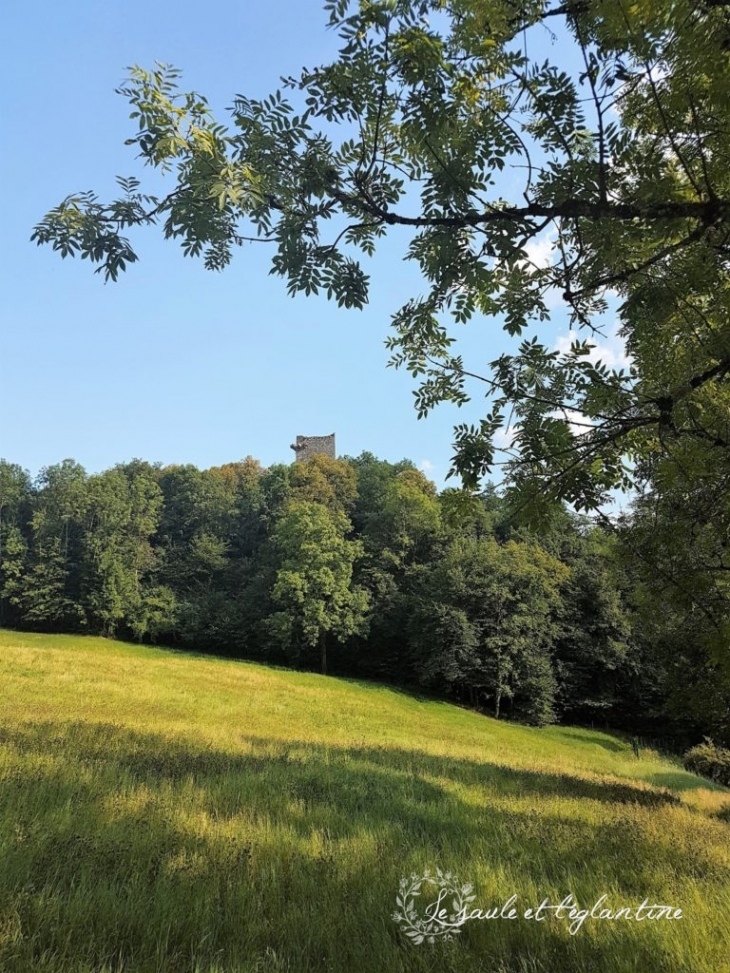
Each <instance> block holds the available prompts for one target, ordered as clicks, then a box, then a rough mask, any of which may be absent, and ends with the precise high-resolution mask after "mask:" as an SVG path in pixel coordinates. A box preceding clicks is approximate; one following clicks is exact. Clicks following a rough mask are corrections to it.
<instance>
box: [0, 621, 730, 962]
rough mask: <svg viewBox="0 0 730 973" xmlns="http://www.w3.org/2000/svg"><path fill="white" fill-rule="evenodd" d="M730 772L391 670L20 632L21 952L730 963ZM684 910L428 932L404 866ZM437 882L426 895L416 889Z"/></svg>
mask: <svg viewBox="0 0 730 973" xmlns="http://www.w3.org/2000/svg"><path fill="white" fill-rule="evenodd" d="M728 806H730V793H729V792H727V791H725V790H723V789H722V788H719V787H714V786H713V785H711V784H709V783H708V782H705V781H702V780H700V779H699V778H697V777H694V776H693V775H691V774H688V773H686V772H685V771H684V770H683V769H682V768H681V766H680V765H679V764H678V763H674V762H671V761H670V760H668V759H665V758H664V759H663V758H660V757H659V756H658V755H657V754H655V753H652V752H647V751H643V752H642V754H641V757H640V759H636V757H635V756H634V754H633V753H632V751H631V748H630V746H629V745H628V744H627V743H625V742H624V741H623V740H621V739H619V738H617V737H615V736H612V735H609V734H605V733H600V732H593V731H589V730H585V729H579V728H570V727H552V728H548V729H543V730H537V729H531V728H527V727H522V726H518V725H510V724H507V723H497V722H495V721H494V720H492V719H489V718H486V717H483V716H479V715H477V714H474V713H471V712H469V711H467V710H464V709H460V708H458V707H455V706H451V705H448V704H446V703H441V702H437V701H433V700H423V699H419V698H416V697H414V696H411V695H408V694H405V693H401V692H398V691H397V690H394V689H390V688H385V687H381V686H377V685H369V684H364V683H359V682H356V681H352V680H342V679H335V678H326V677H322V676H318V675H314V674H308V673H298V672H289V671H283V670H278V669H273V668H266V667H263V666H257V665H253V664H246V663H241V662H234V661H225V660H219V659H213V658H206V657H201V656H189V655H183V654H179V653H174V652H170V651H165V650H162V649H153V648H146V647H138V646H131V645H126V644H121V643H114V642H109V641H105V640H102V639H95V638H77V637H72V636H42V635H27V634H19V633H14V632H0V971H2V973H41V971H43V973H92V971H98V973H101V971H104V973H122V971H125V973H153V971H154V973H285V971H286V973H315V971H316V973H320V971H321V973H325V971H333V973H340V971H342V973H345V971H353V973H376V971H377V973H381V971H387V973H390V971H393V973H401V971H402V973H406V971H407V973H427V971H428V973H431V971H433V973H470V971H484V973H508V971H509V973H558V971H562V973H588V971H591V973H593V971H595V973H629V971H635V973H659V971H661V973H681V971H686V973H723V971H730V921H729V917H730V819H729V818H728V817H727V808H728ZM437 867H440V868H441V869H443V870H444V871H450V872H452V873H454V874H455V875H457V876H458V877H459V878H460V879H461V880H462V882H470V883H472V884H473V885H474V895H475V896H476V900H475V901H474V903H473V907H479V908H491V907H493V906H494V905H501V904H502V903H503V902H505V901H506V900H507V899H508V898H509V897H510V896H511V895H513V894H516V895H517V897H518V899H517V905H518V907H520V908H521V910H522V911H524V909H526V908H527V907H529V906H537V905H539V904H540V902H541V901H542V900H543V899H544V898H545V897H549V898H550V899H551V901H552V902H554V903H557V902H559V901H561V900H562V899H564V898H565V896H566V895H567V894H568V893H569V892H572V893H573V895H574V896H575V898H576V899H577V900H578V901H579V902H580V903H581V905H585V904H588V905H589V906H590V905H593V903H594V902H595V901H596V900H597V899H599V897H600V896H601V895H603V894H607V895H608V904H609V905H610V906H612V907H614V908H619V907H622V906H633V907H635V906H637V905H639V904H640V903H641V902H642V901H643V900H644V899H645V898H647V899H649V900H650V902H658V903H663V904H671V905H674V906H675V907H677V908H681V909H682V910H683V913H684V918H683V919H682V920H675V921H668V920H657V921H644V922H636V921H626V920H622V921H613V922H611V921H599V920H592V919H588V920H586V921H585V922H584V924H583V925H582V927H581V928H580V930H579V931H578V932H577V933H576V934H575V935H572V936H571V935H570V933H569V931H568V925H569V924H568V922H567V921H565V920H558V919H555V918H550V919H548V920H546V921H543V922H535V921H528V920H525V919H517V920H507V919H495V920H489V921H470V922H467V923H466V924H465V925H464V926H463V928H462V932H461V934H460V935H459V936H457V937H456V938H455V939H454V940H453V941H450V942H444V941H439V942H436V943H434V944H428V943H422V944H420V945H414V944H412V943H411V942H409V941H408V940H407V939H406V937H405V936H404V935H403V932H402V930H401V928H400V927H399V925H397V924H396V923H395V922H394V921H393V918H392V916H393V912H394V910H395V905H396V904H395V898H396V894H397V892H398V887H399V882H400V880H401V878H404V877H407V876H409V875H411V874H412V873H415V874H416V875H421V874H422V873H423V872H424V870H425V869H427V868H428V869H431V871H433V870H434V869H435V868H437ZM416 901H418V900H416Z"/></svg>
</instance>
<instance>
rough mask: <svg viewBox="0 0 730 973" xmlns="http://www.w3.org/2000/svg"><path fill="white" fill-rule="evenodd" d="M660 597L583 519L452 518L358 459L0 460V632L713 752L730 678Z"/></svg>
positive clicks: (419, 483) (487, 501)
mask: <svg viewBox="0 0 730 973" xmlns="http://www.w3.org/2000/svg"><path fill="white" fill-rule="evenodd" d="M652 583H653V577H652V572H651V570H650V569H647V568H646V567H642V566H641V565H640V564H638V562H637V559H636V558H635V557H633V556H632V555H631V553H630V552H629V551H628V549H627V548H626V545H625V544H623V542H622V540H621V537H620V536H617V535H616V534H614V533H613V532H611V533H606V532H604V531H603V530H601V529H599V528H598V527H596V526H595V525H592V524H591V523H590V522H588V521H587V520H585V519H581V518H578V517H576V516H573V515H570V514H569V513H567V512H566V511H557V512H556V514H555V516H554V518H553V521H552V522H551V524H550V525H548V527H546V528H545V529H544V530H543V531H541V534H540V536H539V538H538V537H537V536H536V535H533V534H531V533H530V532H529V531H528V530H526V529H525V528H524V527H520V526H519V525H518V524H516V523H514V522H512V521H511V520H510V518H509V516H508V514H507V512H506V510H505V509H504V507H503V504H502V502H501V501H500V499H499V496H498V494H497V492H496V491H495V490H494V489H493V488H489V489H487V490H486V491H485V492H484V494H483V495H482V496H481V497H480V498H478V500H476V501H475V502H470V503H466V502H464V499H463V496H462V495H461V494H460V493H459V492H457V491H454V490H446V491H443V492H442V493H441V494H437V491H436V489H435V487H434V485H433V484H432V483H431V482H430V481H429V480H428V479H427V478H426V477H425V476H424V475H423V474H422V473H421V472H419V471H418V470H417V469H416V468H415V467H414V465H413V464H412V463H410V462H409V461H402V462H400V463H395V464H393V463H388V462H385V461H382V460H378V459H376V458H375V457H374V456H372V455H371V454H369V453H363V454H362V455H361V456H359V457H357V458H354V459H341V460H333V459H330V458H328V457H325V456H317V457H315V458H314V459H313V460H311V461H309V462H307V463H297V464H293V465H291V466H284V465H281V466H272V467H270V468H268V469H264V468H262V467H261V465H260V464H259V463H258V462H257V461H255V460H253V459H251V458H248V459H246V460H243V461H242V462H238V463H230V464H226V465H224V466H220V467H215V468H212V469H209V470H199V469H197V468H196V467H194V466H168V467H160V466H159V465H153V464H150V463H146V462H143V461H140V460H134V461H132V462H131V463H126V464H120V465H118V466H115V467H114V468H113V469H110V470H107V471H105V472H103V473H99V474H94V475H88V474H87V473H86V472H85V471H84V469H83V468H82V467H81V466H79V465H78V464H77V463H75V462H73V461H71V460H66V461H64V462H63V463H60V464H58V465H56V466H50V467H47V468H46V469H44V470H43V471H42V472H41V474H40V475H39V476H38V477H37V479H36V480H35V481H33V480H31V478H30V477H29V475H28V474H27V473H26V472H25V471H23V470H22V469H21V468H20V467H18V466H16V465H13V464H10V463H7V462H5V461H0V625H3V626H6V627H17V628H24V629H35V630H41V631H64V632H88V633H95V634H103V635H106V636H116V637H123V638H134V639H138V640H141V641H152V642H157V641H159V642H164V643H165V644H172V645H177V646H180V647H190V648H191V649H193V648H194V649H195V650H196V651H209V652H215V653H220V654H226V655H230V656H235V657H241V658H248V659H257V660H261V661H266V662H271V663H277V664H284V665H289V666H297V667H307V668H318V669H321V670H323V671H336V672H338V673H341V674H349V675H358V676H364V677H368V678H377V679H383V680H387V681H390V682H394V683H398V684H401V685H408V686H419V687H422V688H423V689H425V690H428V691H431V692H436V693H439V694H441V695H443V696H445V697H449V698H452V699H455V700H459V701H462V702H464V703H467V704H469V705H472V706H474V707H477V708H480V709H483V710H484V711H486V712H488V713H490V714H491V715H494V716H497V717H508V718H514V719H519V720H523V721H525V722H529V723H532V724H536V725H544V724H547V723H550V722H554V721H556V720H565V721H570V722H574V723H575V722H577V723H584V724H593V725H607V726H612V727H616V728H623V729H625V730H628V731H629V732H632V733H637V734H641V735H644V736H651V735H659V736H661V737H662V738H667V737H669V738H672V739H675V740H676V742H677V746H683V745H686V744H688V743H691V742H694V740H695V739H698V738H699V737H700V736H701V735H702V734H703V733H713V734H715V735H716V737H717V738H718V739H720V740H722V739H724V738H726V736H727V730H728V727H727V720H726V715H724V714H726V713H727V699H728V696H729V695H730V694H728V684H729V683H728V680H727V678H726V677H723V676H722V674H721V670H720V669H719V668H718V666H716V665H715V664H714V663H713V662H712V660H711V659H710V658H709V657H708V656H706V655H703V654H701V653H700V652H699V651H698V649H697V646H696V645H694V644H691V645H686V646H684V648H683V647H682V645H681V642H682V634H681V631H682V626H681V624H679V623H678V622H677V612H674V613H673V612H672V611H671V610H665V609H666V605H665V604H664V600H665V599H666V592H665V591H663V590H659V589H656V590H655V589H654V588H653V587H652ZM662 616H664V617H666V618H667V619H668V620H669V621H668V624H669V625H670V626H672V630H671V631H668V630H667V629H665V628H663V627H662ZM692 624H697V623H696V621H694V622H693V623H692ZM678 632H679V634H677V633H678Z"/></svg>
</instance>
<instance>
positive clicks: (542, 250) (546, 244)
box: [524, 230, 557, 270]
mask: <svg viewBox="0 0 730 973" xmlns="http://www.w3.org/2000/svg"><path fill="white" fill-rule="evenodd" d="M556 238H557V234H556V232H555V230H548V232H547V233H543V235H542V236H540V237H533V238H532V239H531V240H528V241H527V243H526V244H525V247H524V250H525V253H526V254H527V259H528V260H529V262H530V263H531V264H532V265H533V266H534V267H535V268H537V269H538V270H542V269H544V268H545V267H549V266H550V265H551V264H554V263H555V250H554V247H555V240H556ZM527 266H528V269H529V264H528V265H527Z"/></svg>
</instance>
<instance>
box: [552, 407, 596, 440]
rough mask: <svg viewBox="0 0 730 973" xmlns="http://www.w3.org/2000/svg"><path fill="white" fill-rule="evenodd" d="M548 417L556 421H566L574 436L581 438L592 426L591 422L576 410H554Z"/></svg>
mask: <svg viewBox="0 0 730 973" xmlns="http://www.w3.org/2000/svg"><path fill="white" fill-rule="evenodd" d="M550 415H552V416H554V417H555V418H556V419H566V420H567V422H568V425H569V426H570V431H571V432H572V433H573V435H574V436H582V435H584V434H585V433H587V432H588V430H589V429H590V427H591V426H592V425H593V423H592V422H591V420H590V419H589V418H588V417H587V416H584V415H583V413H582V412H579V411H578V410H577V409H556V410H555V412H551V413H550Z"/></svg>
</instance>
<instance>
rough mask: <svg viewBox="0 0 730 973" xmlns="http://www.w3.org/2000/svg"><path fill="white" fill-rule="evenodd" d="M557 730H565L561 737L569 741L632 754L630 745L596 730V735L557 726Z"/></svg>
mask: <svg viewBox="0 0 730 973" xmlns="http://www.w3.org/2000/svg"><path fill="white" fill-rule="evenodd" d="M556 729H558V730H564V732H563V733H562V734H561V736H563V737H565V738H566V739H568V740H580V741H581V743H592V744H593V745H594V746H596V747H602V748H603V749H604V750H608V751H610V752H611V753H627V754H628V753H630V750H631V748H630V745H629V744H627V743H625V742H623V741H622V740H620V739H618V738H616V739H611V738H610V737H609V736H608V734H607V733H605V732H604V731H602V730H596V731H595V732H594V733H590V734H589V733H581V732H580V731H575V730H573V728H572V727H561V726H557V727H556Z"/></svg>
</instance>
